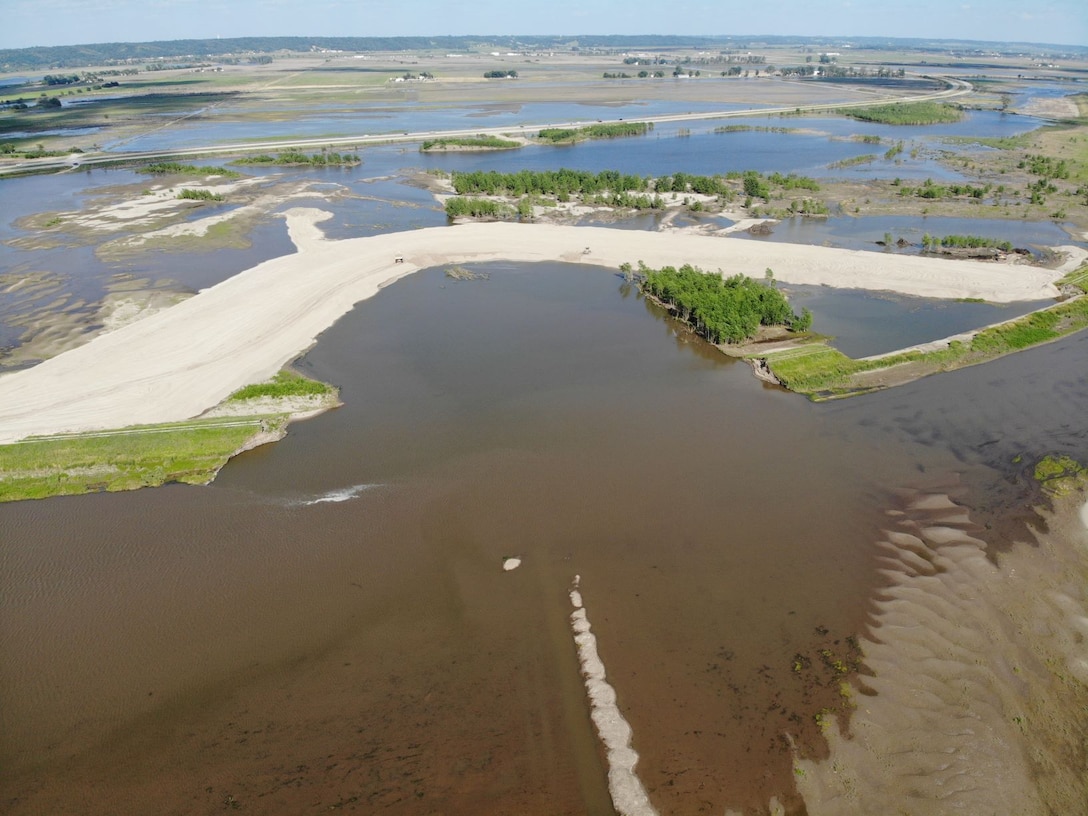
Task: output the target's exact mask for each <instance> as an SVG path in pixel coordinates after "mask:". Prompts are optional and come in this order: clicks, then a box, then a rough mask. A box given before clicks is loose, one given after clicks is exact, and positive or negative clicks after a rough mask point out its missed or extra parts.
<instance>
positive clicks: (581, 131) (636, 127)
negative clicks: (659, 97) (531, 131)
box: [536, 122, 654, 144]
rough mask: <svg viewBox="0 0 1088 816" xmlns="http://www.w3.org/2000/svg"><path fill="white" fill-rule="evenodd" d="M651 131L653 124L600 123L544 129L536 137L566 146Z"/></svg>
mask: <svg viewBox="0 0 1088 816" xmlns="http://www.w3.org/2000/svg"><path fill="white" fill-rule="evenodd" d="M653 129H654V124H653V122H610V123H603V122H602V123H600V124H596V125H587V126H586V127H580V128H544V129H543V130H541V131H540V132H539V133H537V135H536V136H537V138H538V139H540V141H542V142H549V143H551V144H568V143H570V142H580V141H583V140H585V139H618V138H622V137H624V136H643V135H645V134H646V133H649V132H650V131H651V130H653Z"/></svg>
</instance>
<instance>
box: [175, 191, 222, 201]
mask: <svg viewBox="0 0 1088 816" xmlns="http://www.w3.org/2000/svg"><path fill="white" fill-rule="evenodd" d="M177 197H178V198H180V199H184V200H188V201H222V200H223V196H222V195H221V194H220V193H213V192H212V191H211V190H191V189H188V188H186V189H184V190H182V191H181V192H180V193H178V195H177Z"/></svg>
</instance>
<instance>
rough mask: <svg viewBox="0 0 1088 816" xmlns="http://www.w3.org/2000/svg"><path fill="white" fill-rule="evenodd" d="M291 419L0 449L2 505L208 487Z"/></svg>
mask: <svg viewBox="0 0 1088 816" xmlns="http://www.w3.org/2000/svg"><path fill="white" fill-rule="evenodd" d="M284 422H285V418H284V417H282V416H279V417H272V418H268V417H236V418H235V417H232V418H218V419H207V420H195V421H189V422H183V423H172V424H165V425H148V426H137V427H133V428H126V429H122V430H118V431H106V432H95V433H86V434H71V435H64V436H55V437H42V438H31V439H27V440H23V441H22V442H17V443H15V444H12V445H2V446H0V501H20V500H23V499H41V498H46V497H48V496H71V495H79V494H83V493H97V492H103V491H111V492H112V491H118V490H135V489H136V488H140V487H156V486H158V485H162V484H166V483H167V482H182V483H186V484H204V483H206V482H208V481H210V480H211V479H212V478H213V477H214V476H215V474H216V473H217V472H218V471H219V469H220V468H221V467H223V465H225V464H226V462H227V460H228V459H230V457H231V456H232V455H233V454H234V453H236V452H237V451H238V450H239V449H241V448H242V447H243V445H245V444H246V443H247V442H248V441H249V440H250V439H252V438H253V437H254V436H256V435H257V434H259V433H261V432H267V431H273V432H276V431H278V430H280V429H282V427H283V423H284Z"/></svg>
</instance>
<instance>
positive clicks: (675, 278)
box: [624, 262, 812, 343]
mask: <svg viewBox="0 0 1088 816" xmlns="http://www.w3.org/2000/svg"><path fill="white" fill-rule="evenodd" d="M624 272H625V273H628V272H630V268H629V266H628V267H626V268H625V269H624ZM635 279H636V280H637V281H638V286H639V289H640V290H641V291H642V292H643V293H644V294H647V295H650V296H651V297H653V298H654V299H655V300H657V301H659V302H660V303H663V304H664V305H665V306H667V307H668V308H669V309H670V310H671V311H672V312H673V313H674V314H675V315H676V316H677V317H678V318H679V319H680V320H683V321H684V322H685V323H687V324H688V325H689V326H691V327H692V329H694V330H695V332H696V333H697V334H699V335H700V336H702V337H705V338H706V339H708V340H709V341H710V342H712V343H739V342H742V341H744V340H749V339H751V338H753V337H755V336H756V334H757V333H758V331H759V327H760V326H788V327H789V328H791V329H793V330H794V331H801V332H803V331H807V330H808V328H809V326H810V325H811V324H812V315H811V314H810V313H809V312H808V311H807V310H806V311H804V312H803V313H802V314H801V315H796V314H794V312H793V309H792V307H791V306H790V304H789V301H787V300H786V298H785V297H784V296H783V295H782V293H781V292H779V291H778V290H777V289H775V288H774V287H773V286H768V285H766V284H763V283H760V282H757V281H754V280H752V279H751V278H749V277H746V276H745V275H733V276H732V277H729V278H723V277H722V276H721V275H717V274H707V273H705V272H703V271H702V270H701V269H698V268H697V267H694V266H691V265H690V264H685V265H684V266H682V267H680V268H679V269H676V268H675V267H671V266H666V267H662V268H661V269H650V268H649V267H647V266H646V265H645V264H643V263H642V262H639V268H638V273H637V274H636V275H635Z"/></svg>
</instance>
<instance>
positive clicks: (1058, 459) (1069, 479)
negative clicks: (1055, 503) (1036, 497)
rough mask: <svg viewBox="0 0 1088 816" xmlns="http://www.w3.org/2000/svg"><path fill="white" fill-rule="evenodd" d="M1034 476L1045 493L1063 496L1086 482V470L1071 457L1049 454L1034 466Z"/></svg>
mask: <svg viewBox="0 0 1088 816" xmlns="http://www.w3.org/2000/svg"><path fill="white" fill-rule="evenodd" d="M1034 476H1035V481H1037V482H1039V484H1040V486H1041V487H1042V488H1043V490H1045V491H1046V492H1047V493H1050V494H1051V495H1054V496H1064V495H1066V494H1068V493H1071V492H1073V491H1074V490H1076V489H1077V488H1078V487H1081V486H1082V485H1084V484H1085V483H1086V482H1088V469H1085V467H1084V466H1083V465H1082V464H1080V462H1078V461H1077V460H1076V459H1073V458H1072V457H1071V456H1066V455H1064V454H1051V455H1049V456H1044V457H1043V458H1042V459H1040V460H1039V462H1038V463H1037V464H1036V465H1035V473H1034Z"/></svg>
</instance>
